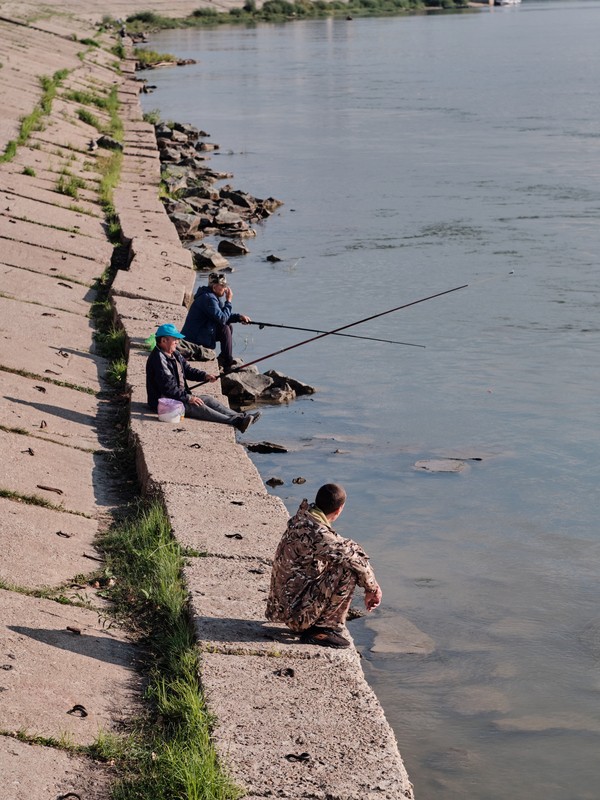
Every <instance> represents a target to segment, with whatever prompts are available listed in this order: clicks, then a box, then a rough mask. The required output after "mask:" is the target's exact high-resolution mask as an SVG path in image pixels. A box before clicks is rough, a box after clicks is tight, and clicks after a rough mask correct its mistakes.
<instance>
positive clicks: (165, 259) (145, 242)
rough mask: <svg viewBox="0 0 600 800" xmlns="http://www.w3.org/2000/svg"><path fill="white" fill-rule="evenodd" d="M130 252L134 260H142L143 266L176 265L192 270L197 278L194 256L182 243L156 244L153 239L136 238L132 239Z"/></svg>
mask: <svg viewBox="0 0 600 800" xmlns="http://www.w3.org/2000/svg"><path fill="white" fill-rule="evenodd" d="M130 250H131V254H132V257H133V258H132V260H134V259H136V258H137V259H140V260H141V262H142V264H144V263H153V264H156V263H160V264H161V265H162V266H165V267H170V266H171V265H173V264H175V265H177V266H180V267H186V268H187V269H190V270H192V275H193V277H194V278H195V276H196V273H195V270H194V260H193V258H192V254H191V253H190V251H189V250H186V249H185V247H182V246H181V244H180V243H178V244H177V245H171V244H167V243H165V242H156V241H154V240H152V239H145V238H136V239H132V241H131V248H130Z"/></svg>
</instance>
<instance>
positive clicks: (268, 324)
mask: <svg viewBox="0 0 600 800" xmlns="http://www.w3.org/2000/svg"><path fill="white" fill-rule="evenodd" d="M246 324H247V325H258V327H259V329H261V330H262V329H263V328H286V329H287V330H289V331H307V332H308V333H327V331H320V330H317V329H316V328H297V327H296V326H295V325H277V324H276V323H275V322H255V321H254V320H252V321H251V322H248V323H246ZM333 335H334V336H347V337H348V338H349V339H367V340H368V341H370V342H386V343H387V344H403V345H406V347H423V348H425V345H424V344H413V343H412V342H396V341H394V339H376V338H375V337H373V336H357V335H356V334H354V333H335V334H333Z"/></svg>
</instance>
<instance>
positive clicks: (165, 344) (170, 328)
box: [154, 322, 185, 356]
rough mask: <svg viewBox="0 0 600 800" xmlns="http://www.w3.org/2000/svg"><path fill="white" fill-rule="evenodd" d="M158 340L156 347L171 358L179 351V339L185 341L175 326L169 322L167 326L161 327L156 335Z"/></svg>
mask: <svg viewBox="0 0 600 800" xmlns="http://www.w3.org/2000/svg"><path fill="white" fill-rule="evenodd" d="M154 336H155V338H156V346H157V347H158V349H159V350H162V351H163V352H164V353H166V354H167V355H169V356H172V355H173V353H174V352H175V350H176V349H177V342H178V341H179V339H184V338H185V337H184V335H183V334H182V333H179V331H178V330H177V328H176V327H175V325H173V324H172V323H171V322H167V323H166V324H165V325H160V326H159V327H158V328H157V329H156V333H155V334H154Z"/></svg>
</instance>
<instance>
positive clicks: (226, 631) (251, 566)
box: [184, 557, 331, 659]
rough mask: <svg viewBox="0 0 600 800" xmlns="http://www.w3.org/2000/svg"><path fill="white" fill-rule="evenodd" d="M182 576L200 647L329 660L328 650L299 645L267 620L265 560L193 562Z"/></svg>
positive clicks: (268, 569)
mask: <svg viewBox="0 0 600 800" xmlns="http://www.w3.org/2000/svg"><path fill="white" fill-rule="evenodd" d="M184 576H185V581H186V583H187V586H188V588H189V592H190V609H191V612H192V619H193V622H194V627H195V631H196V636H197V638H198V642H199V645H200V647H201V649H203V650H207V651H209V652H219V653H227V654H235V655H262V656H271V657H275V656H281V655H282V654H285V655H286V656H287V657H289V658H294V659H308V658H329V656H330V653H331V651H329V650H326V649H325V648H322V647H315V646H311V645H305V644H301V642H300V640H299V638H298V636H297V635H296V634H294V633H292V631H290V630H289V629H288V628H287V627H286V626H285V625H279V624H275V623H272V622H267V621H266V619H265V605H266V602H267V594H268V591H269V582H270V579H271V567H270V566H269V565H266V564H265V563H264V562H262V561H259V560H257V559H254V560H252V559H245V560H239V559H235V558H211V557H204V558H191V559H190V563H189V565H188V566H187V567H186V568H185V570H184Z"/></svg>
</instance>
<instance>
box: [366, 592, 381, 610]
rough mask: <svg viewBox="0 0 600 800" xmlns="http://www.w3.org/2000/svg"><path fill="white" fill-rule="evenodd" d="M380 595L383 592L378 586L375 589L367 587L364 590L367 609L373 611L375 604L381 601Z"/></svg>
mask: <svg viewBox="0 0 600 800" xmlns="http://www.w3.org/2000/svg"><path fill="white" fill-rule="evenodd" d="M382 597H383V593H382V591H381V588H380V587H379V586H378V587H377V589H373V590H372V591H371V590H369V589H367V591H366V592H365V608H366V609H367V611H373V609H375V608H377V606H378V605H379V604H380V603H381V598H382Z"/></svg>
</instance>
